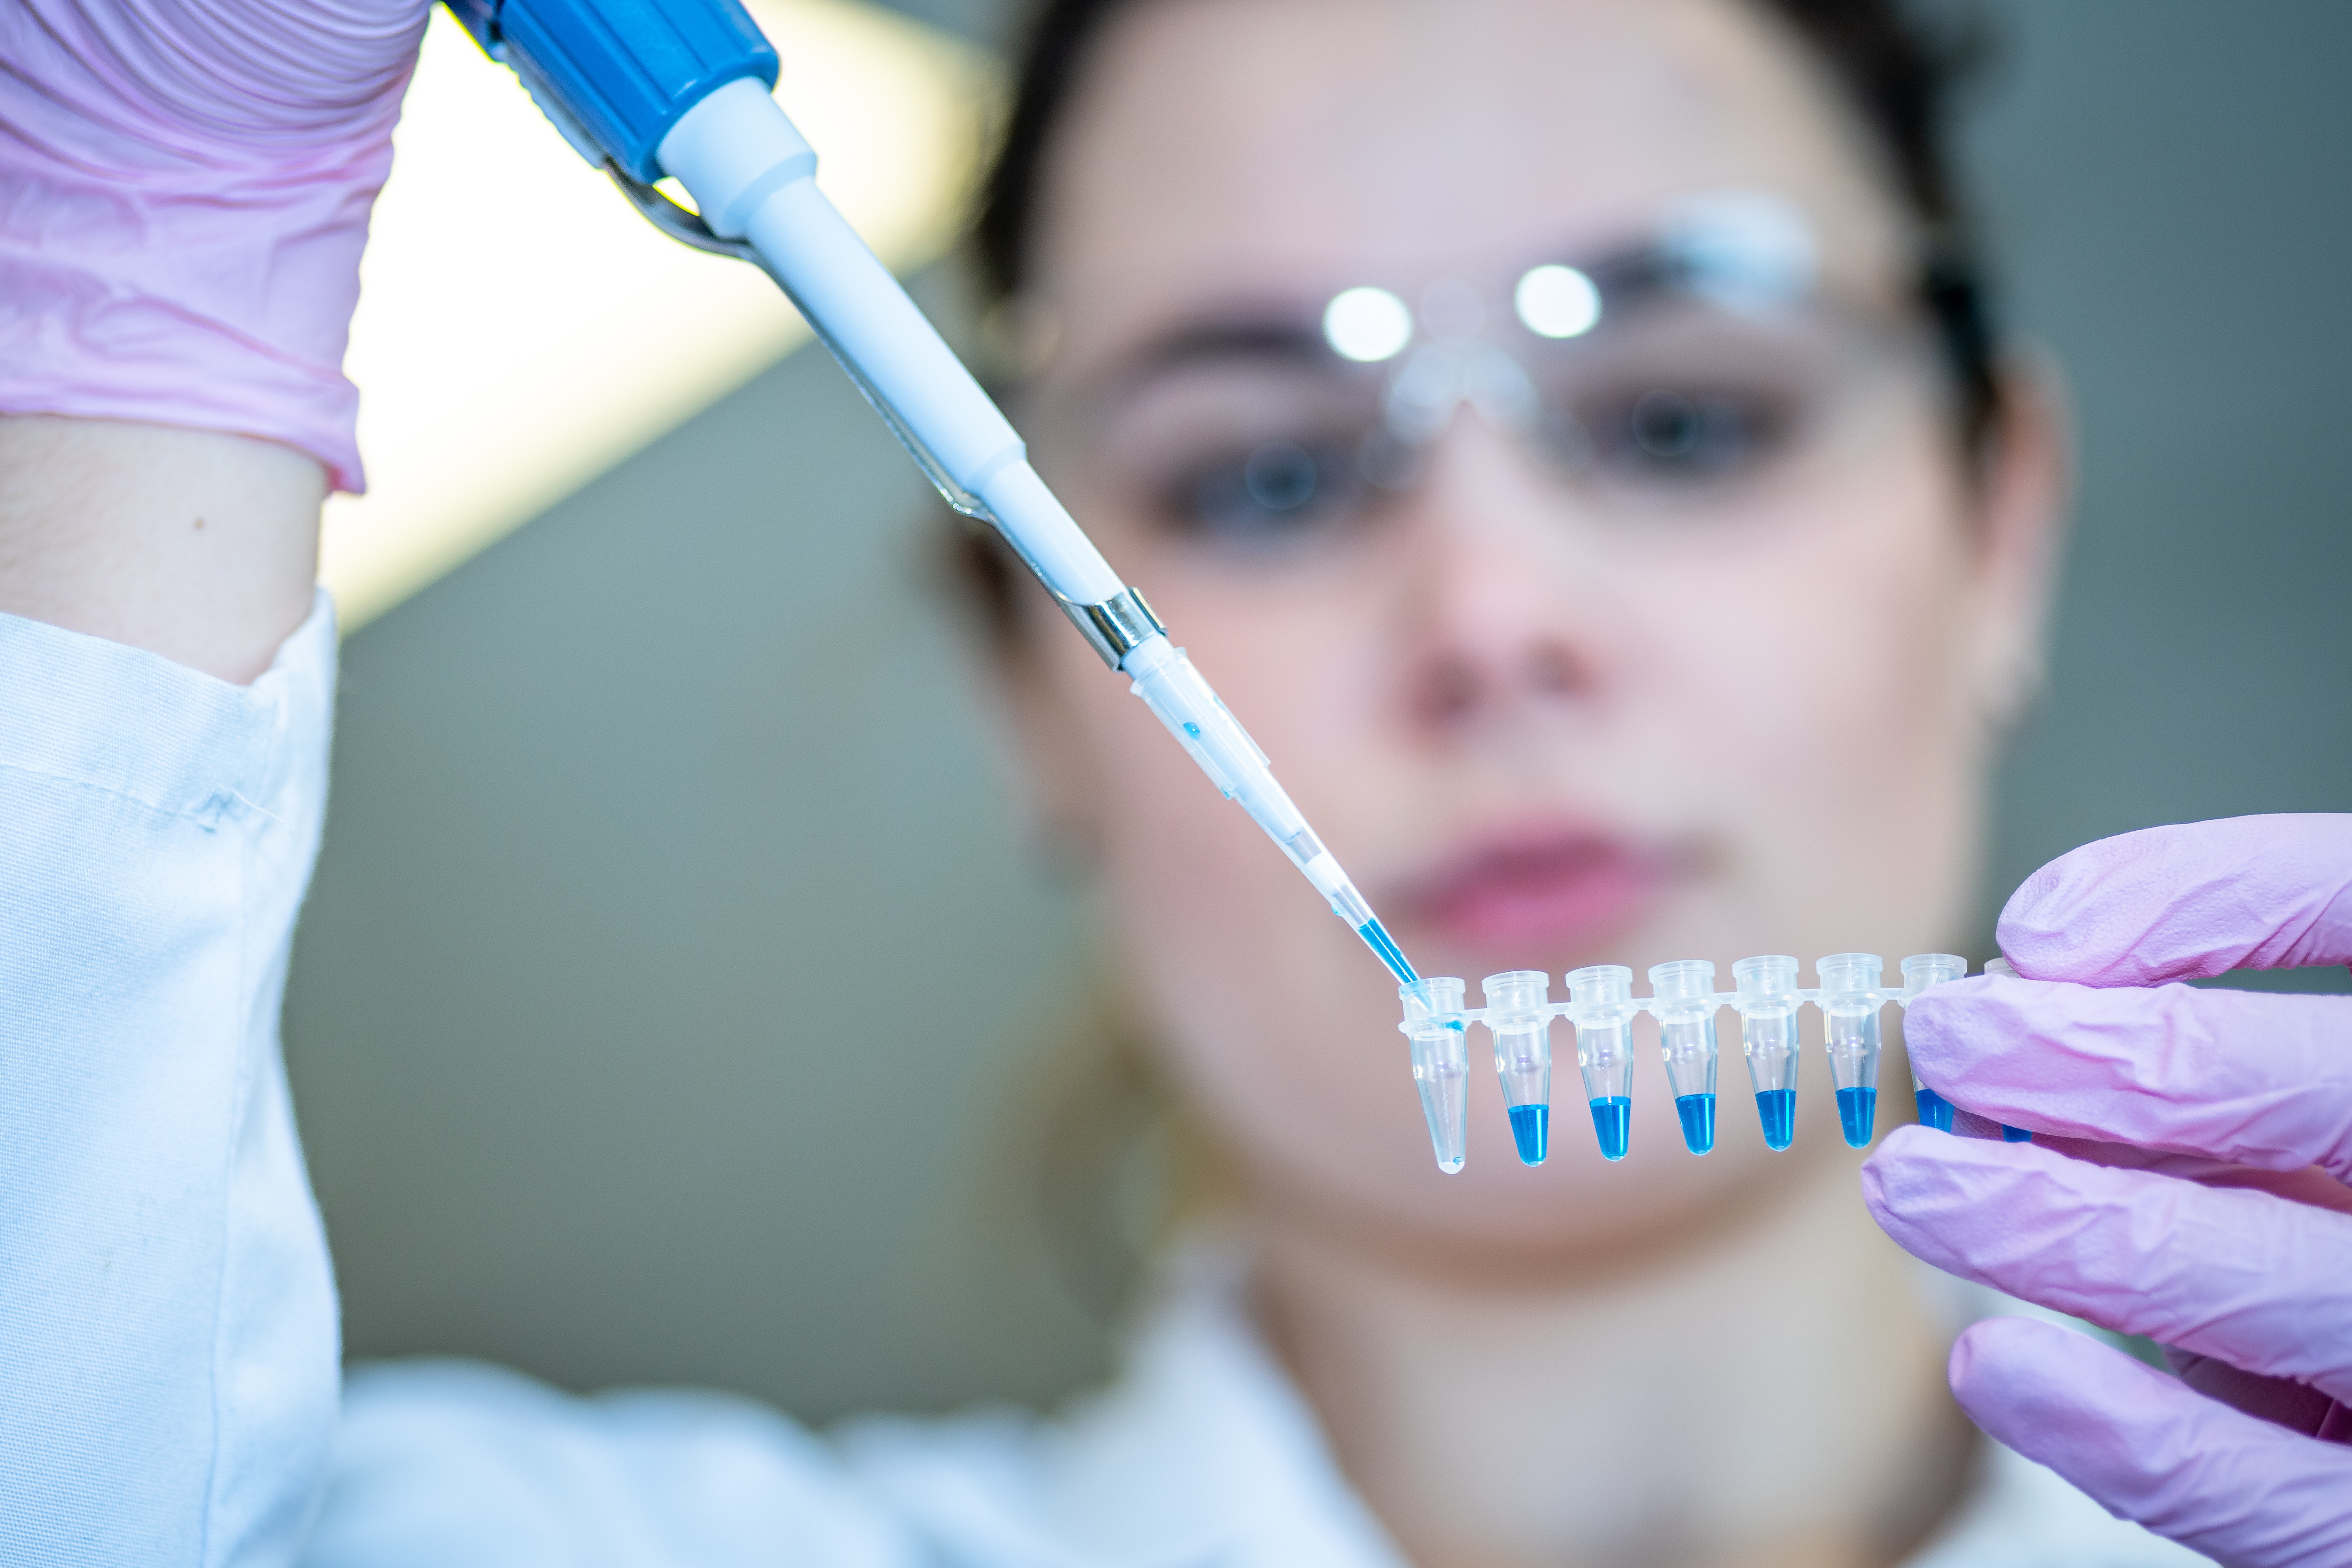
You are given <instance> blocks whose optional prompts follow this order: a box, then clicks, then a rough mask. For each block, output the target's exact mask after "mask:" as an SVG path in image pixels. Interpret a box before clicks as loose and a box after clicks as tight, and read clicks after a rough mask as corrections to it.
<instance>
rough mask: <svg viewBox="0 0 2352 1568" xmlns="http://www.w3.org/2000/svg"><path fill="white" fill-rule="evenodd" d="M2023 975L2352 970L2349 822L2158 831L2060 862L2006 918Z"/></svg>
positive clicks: (2105, 981) (2280, 819) (2040, 874)
mask: <svg viewBox="0 0 2352 1568" xmlns="http://www.w3.org/2000/svg"><path fill="white" fill-rule="evenodd" d="M1999 936H2000V951H2001V952H2002V953H2003V955H2005V956H2006V957H2007V958H2008V959H2009V961H2010V963H2012V964H2014V965H2015V966H2016V968H2017V972H2018V973H2020V974H2022V975H2026V976H2029V977H2031V978H2033V979H2037V980H2072V981H2075V982H2077V983H2079V984H2084V985H2153V984H2158V983H2160V982H2162V981H2167V980H2184V979H2188V978H2190V977H2192V976H2198V975H2210V974H2220V973H2224V972H2225V971H2228V970H2231V969H2286V968H2294V967H2295V966H2298V965H2302V964H2315V963H2352V816H2335V815H2330V816H2321V815H2310V816H2238V817H2231V818H2227V819H2225V820H2223V821H2220V822H2192V823H2185V824H2182V825H2180V826H2174V827H2151V828H2149V829H2147V831H2145V832H2141V833H2126V834H2123V835H2121V836H2119V837H2114V838H2103V839H2101V840H2099V841H2098V842H2097V843H2095V844H2086V845H2084V847H2081V848H2080V849H2076V850H2074V851H2072V852H2071V853H2069V854H2065V855H2062V856H2060V857H2059V858H2057V859H2055V860H2053V861H2052V862H2050V864H2049V865H2047V866H2044V867H2043V868H2042V869H2041V870H2039V871H2036V872H2035V873H2034V874H2033V875H2032V876H2031V877H2028V878H2027V879H2025V881H2024V883H2023V884H2022V885H2021V886H2020V887H2019V889H2017V891H2016V892H2015V893H2014V894H2012V895H2011V898H2010V900H2009V904H2008V907H2007V908H2005V909H2003V910H2001V915H2000V927H1999Z"/></svg>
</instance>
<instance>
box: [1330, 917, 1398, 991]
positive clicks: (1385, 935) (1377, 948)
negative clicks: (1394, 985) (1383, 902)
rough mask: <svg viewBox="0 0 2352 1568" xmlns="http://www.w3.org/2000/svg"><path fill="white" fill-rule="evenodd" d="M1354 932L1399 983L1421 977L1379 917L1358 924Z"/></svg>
mask: <svg viewBox="0 0 2352 1568" xmlns="http://www.w3.org/2000/svg"><path fill="white" fill-rule="evenodd" d="M1323 929H1324V930H1326V931H1328V930H1330V929H1331V928H1330V927H1328V926H1326V927H1324V928H1323ZM1356 934H1357V935H1358V936H1360V937H1362V938H1363V939H1364V945H1365V946H1366V947H1369V948H1370V949H1371V950H1372V952H1374V953H1376V954H1378V955H1379V957H1380V961H1381V963H1385V964H1387V965H1388V966H1389V973H1391V974H1393V975H1395V976H1396V977H1397V980H1398V981H1399V982H1400V983H1401V984H1406V985H1411V984H1412V983H1413V982H1415V981H1417V980H1419V979H1420V978H1421V976H1420V975H1418V974H1415V973H1413V972H1412V964H1410V963H1406V962H1405V957H1404V949H1402V948H1401V947H1399V946H1398V945H1397V944H1396V939H1395V938H1393V937H1391V936H1390V935H1389V932H1388V928H1387V927H1386V926H1384V925H1382V924H1381V922H1380V920H1379V917H1377V916H1375V917H1374V918H1372V919H1371V920H1368V921H1365V922H1364V923H1363V924H1362V925H1360V926H1358V927H1357V928H1356Z"/></svg>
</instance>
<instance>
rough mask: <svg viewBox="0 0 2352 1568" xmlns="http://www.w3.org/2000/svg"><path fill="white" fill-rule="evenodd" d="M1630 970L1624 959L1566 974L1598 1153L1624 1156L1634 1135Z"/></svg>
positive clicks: (1578, 1058) (1609, 1157) (1633, 1010)
mask: <svg viewBox="0 0 2352 1568" xmlns="http://www.w3.org/2000/svg"><path fill="white" fill-rule="evenodd" d="M1568 997H1569V1006H1570V1015H1569V1016H1570V1017H1571V1018H1573V1019H1574V1020H1575V1022H1576V1065H1577V1068H1578V1070H1579V1071H1580V1072H1581V1073H1582V1074H1583V1077H1584V1099H1585V1103H1586V1104H1587V1105H1588V1106H1589V1107H1590V1108H1591V1111H1592V1133H1593V1136H1594V1137H1595V1138H1596V1139H1598V1140H1599V1141H1600V1143H1601V1158H1602V1159H1604V1160H1622V1159H1623V1158H1624V1157H1625V1151H1626V1148H1627V1146H1628V1144H1629V1143H1630V1142H1631V1140H1632V1136H1633V1016H1634V1015H1635V1014H1637V1013H1639V1012H1640V1011H1641V1008H1640V1007H1638V1006H1636V1005H1633V971H1632V970H1630V969H1628V968H1626V967H1625V966H1624V965H1623V964H1622V963H1595V964H1591V965H1589V966H1587V967H1585V968H1583V969H1575V970H1570V972H1569V975H1568Z"/></svg>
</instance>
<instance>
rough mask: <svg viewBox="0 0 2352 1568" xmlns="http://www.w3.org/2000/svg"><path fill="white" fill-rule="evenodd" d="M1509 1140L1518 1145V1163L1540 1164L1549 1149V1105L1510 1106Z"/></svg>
mask: <svg viewBox="0 0 2352 1568" xmlns="http://www.w3.org/2000/svg"><path fill="white" fill-rule="evenodd" d="M1511 1141H1512V1142H1515V1143H1517V1145H1518V1146H1519V1163H1521V1164H1522V1165H1540V1164H1542V1163H1544V1155H1545V1154H1547V1153H1549V1152H1550V1149H1551V1107H1550V1106H1549V1105H1514V1106H1513V1107H1511Z"/></svg>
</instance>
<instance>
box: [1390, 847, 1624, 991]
mask: <svg viewBox="0 0 2352 1568" xmlns="http://www.w3.org/2000/svg"><path fill="white" fill-rule="evenodd" d="M1670 874H1671V868H1670V866H1669V864H1668V861H1667V858H1665V857H1664V856H1662V855H1658V854H1655V853H1650V852H1644V851H1643V850H1642V849H1640V848H1638V847H1635V846H1633V845H1632V844H1630V843H1628V842H1627V841H1625V840H1624V839H1622V838H1619V837H1613V836H1612V835H1607V834H1600V833H1584V832H1573V833H1556V834H1548V835H1527V836H1522V837H1513V838H1510V839H1502V840H1496V841H1493V842H1490V843H1488V844H1486V845H1482V846H1480V847H1476V848H1475V849H1473V850H1471V851H1470V852H1468V853H1467V854H1465V855H1464V856H1462V857H1461V858H1459V859H1457V860H1456V861H1454V863H1453V864H1452V865H1451V866H1449V867H1448V868H1444V870H1442V871H1440V872H1439V873H1438V874H1437V875H1436V876H1434V877H1433V878H1432V879H1430V880H1428V881H1427V882H1425V883H1423V885H1422V887H1421V889H1420V890H1419V893H1418V896H1417V897H1414V898H1412V900H1410V902H1411V905H1412V911H1413V913H1414V914H1415V915H1416V916H1417V917H1418V919H1419V921H1420V922H1421V923H1423V924H1425V925H1426V926H1428V927H1429V928H1431V930H1432V931H1433V932H1434V934H1436V935H1438V936H1439V937H1440V938H1441V939H1442V940H1444V942H1446V944H1447V945H1449V946H1459V947H1462V948H1464V949H1466V950H1468V951H1469V952H1475V953H1477V954H1479V955H1481V956H1490V957H1492V958H1493V959H1495V960H1496V961H1498V962H1506V963H1527V964H1528V966H1529V967H1538V966H1539V967H1543V968H1547V969H1549V968H1555V967H1558V964H1559V961H1560V960H1561V959H1562V955H1564V954H1567V953H1571V952H1579V951H1584V950H1589V949H1590V948H1591V947H1592V946H1593V945H1595V944H1598V943H1600V942H1601V941H1602V939H1604V938H1607V937H1610V936H1612V935H1614V934H1616V933H1618V932H1620V931H1624V930H1625V929H1627V928H1628V927H1630V926H1632V925H1633V924H1634V923H1635V922H1637V921H1639V920H1640V919H1641V918H1642V916H1643V914H1644V913H1645V912H1646V911H1647V910H1648V909H1649V908H1650V907H1651V906H1652V905H1653V904H1654V902H1655V901H1656V900H1657V899H1658V897H1659V896H1660V895H1661V894H1662V893H1663V892H1664V888H1665V884H1666V882H1667V880H1668V879H1669V877H1670ZM1606 961H1607V962H1622V960H1613V959H1611V960H1606Z"/></svg>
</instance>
